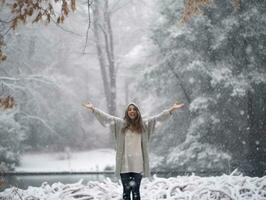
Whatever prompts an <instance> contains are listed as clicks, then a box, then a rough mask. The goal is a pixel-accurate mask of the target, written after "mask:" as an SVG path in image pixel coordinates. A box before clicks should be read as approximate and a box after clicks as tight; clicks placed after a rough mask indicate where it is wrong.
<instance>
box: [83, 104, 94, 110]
mask: <svg viewBox="0 0 266 200" xmlns="http://www.w3.org/2000/svg"><path fill="white" fill-rule="evenodd" d="M82 105H83V106H84V107H85V108H87V109H89V110H90V111H92V112H93V111H94V106H93V105H92V103H91V102H88V103H83V104H82Z"/></svg>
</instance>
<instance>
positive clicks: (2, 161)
mask: <svg viewBox="0 0 266 200" xmlns="http://www.w3.org/2000/svg"><path fill="white" fill-rule="evenodd" d="M15 114H16V110H15V109H12V110H3V109H1V110H0V170H1V171H7V170H13V169H14V167H15V165H17V164H18V163H19V155H20V153H21V150H22V149H21V142H22V141H23V140H24V139H25V136H26V134H25V129H24V128H23V126H21V124H19V123H18V122H17V121H16V120H15Z"/></svg>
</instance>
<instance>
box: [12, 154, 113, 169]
mask: <svg viewBox="0 0 266 200" xmlns="http://www.w3.org/2000/svg"><path fill="white" fill-rule="evenodd" d="M114 162H115V151H114V150H112V149H95V150H91V151H84V152H71V151H66V152H59V153H27V154H24V155H22V157H21V166H19V167H16V171H17V172H50V171H55V172H61V171H72V172H73V171H78V172H80V171H103V170H104V169H105V168H106V167H114Z"/></svg>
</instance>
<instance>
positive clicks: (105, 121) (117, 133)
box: [93, 103, 171, 177]
mask: <svg viewBox="0 0 266 200" xmlns="http://www.w3.org/2000/svg"><path fill="white" fill-rule="evenodd" d="M131 104H133V103H131ZM133 105H135V106H136V107H138V106H137V105H136V104H133ZM93 113H94V115H95V117H96V119H97V120H98V121H99V122H100V123H101V124H102V125H103V126H104V127H111V132H112V135H113V137H114V141H115V150H116V165H115V175H116V176H117V177H119V175H120V172H121V167H122V159H123V155H124V144H125V134H123V133H122V132H121V130H122V128H123V126H124V123H125V122H124V120H123V119H121V118H119V117H115V116H112V115H109V114H107V113H105V112H103V111H102V110H100V109H98V108H94V112H93ZM170 116H171V112H170V110H164V111H163V112H161V113H160V114H158V115H155V116H152V117H149V118H147V119H145V118H144V119H143V123H144V128H145V131H144V132H142V133H141V147H142V155H143V176H144V177H150V168H149V154H148V149H149V140H150V138H151V135H152V134H153V133H154V130H155V125H156V123H158V122H159V123H160V122H163V121H165V120H166V119H168V118H170Z"/></svg>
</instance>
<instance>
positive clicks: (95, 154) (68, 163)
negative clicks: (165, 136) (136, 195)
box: [0, 149, 266, 200]
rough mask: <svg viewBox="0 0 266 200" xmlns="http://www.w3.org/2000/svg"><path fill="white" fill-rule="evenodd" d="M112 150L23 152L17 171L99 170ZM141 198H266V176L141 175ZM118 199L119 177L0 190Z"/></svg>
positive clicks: (3, 197)
mask: <svg viewBox="0 0 266 200" xmlns="http://www.w3.org/2000/svg"><path fill="white" fill-rule="evenodd" d="M114 160H115V152H114V150H112V149H98V150H92V151H87V152H72V153H71V152H70V153H66V152H65V153H54V154H46V153H42V154H37V153H36V154H35V153H34V154H32V153H31V154H25V155H23V156H22V160H21V166H20V167H18V168H17V169H16V171H19V172H22V171H28V172H32V171H35V172H38V171H41V172H44V171H45V172H47V171H102V170H104V169H105V168H106V167H107V166H110V167H112V166H114ZM140 191H141V197H142V200H160V199H169V200H266V176H265V177H262V178H251V177H247V176H242V175H239V174H238V173H235V172H233V173H232V174H231V175H223V176H217V177H199V176H195V175H191V176H177V177H171V178H159V177H157V176H153V177H152V178H150V179H147V178H144V179H143V180H142V183H141V189H140ZM11 199H12V200H21V199H32V200H34V199H39V200H60V199H62V200H73V199H79V200H85V199H86V200H89V199H90V200H111V199H112V200H121V199H122V186H121V182H120V180H113V181H112V180H111V179H109V178H104V179H103V181H95V180H90V181H88V182H85V181H83V179H80V181H78V182H76V183H71V184H69V183H66V184H63V183H62V182H60V181H55V182H53V183H51V184H48V182H43V183H42V184H41V186H40V187H33V186H29V187H28V188H27V189H25V190H23V189H21V188H17V187H10V188H8V189H5V190H4V191H3V192H0V200H11Z"/></svg>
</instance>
